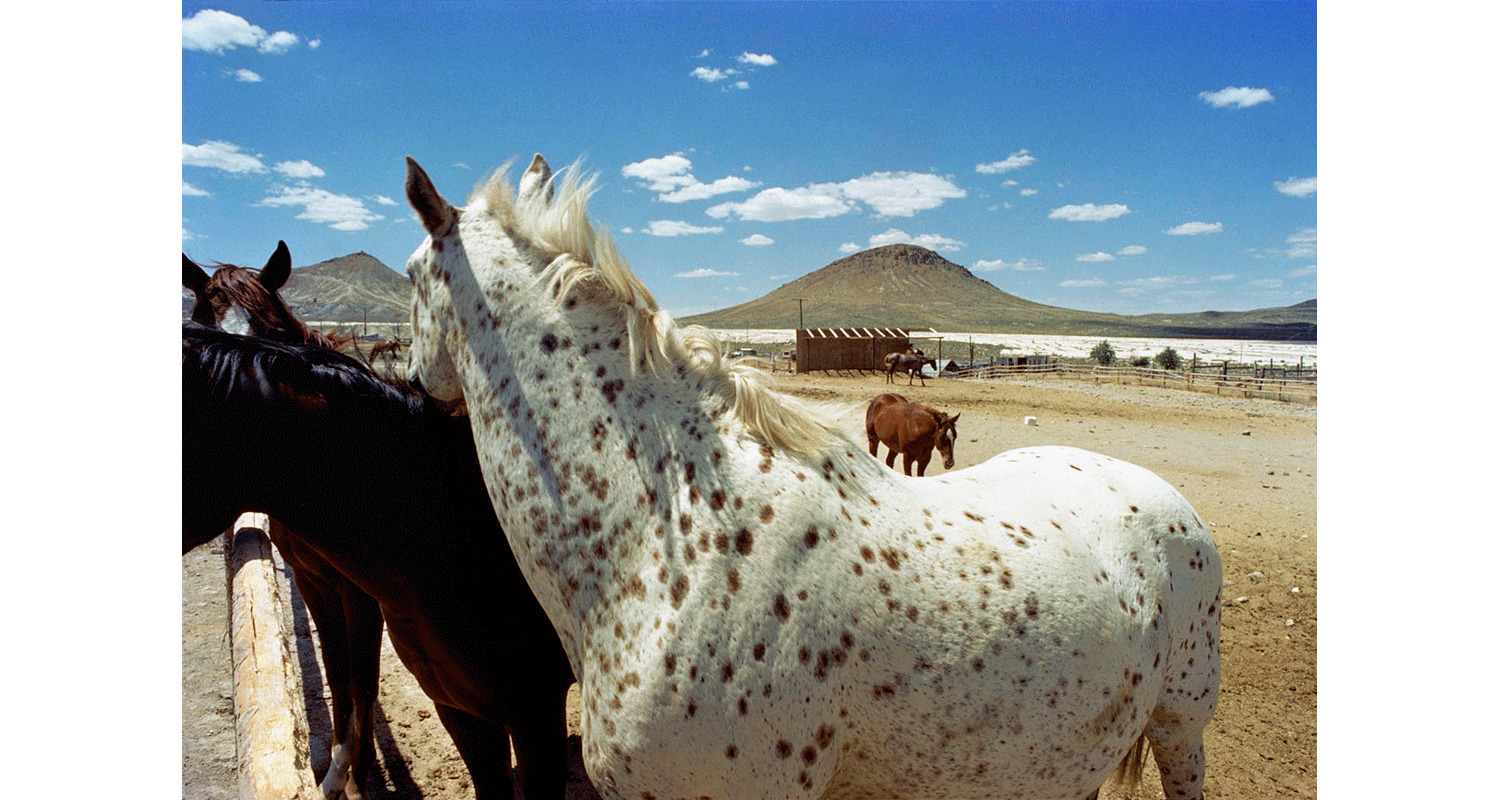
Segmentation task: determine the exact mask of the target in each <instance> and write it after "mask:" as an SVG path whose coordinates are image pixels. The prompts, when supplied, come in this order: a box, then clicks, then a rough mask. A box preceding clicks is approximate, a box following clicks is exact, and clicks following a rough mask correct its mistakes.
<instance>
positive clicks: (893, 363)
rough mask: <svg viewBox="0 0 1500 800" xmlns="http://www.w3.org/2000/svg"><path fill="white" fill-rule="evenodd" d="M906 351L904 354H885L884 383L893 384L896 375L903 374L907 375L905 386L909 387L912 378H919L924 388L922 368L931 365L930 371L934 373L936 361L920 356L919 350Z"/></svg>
mask: <svg viewBox="0 0 1500 800" xmlns="http://www.w3.org/2000/svg"><path fill="white" fill-rule="evenodd" d="M907 349H908V352H905V353H887V354H886V357H885V382H886V383H895V382H896V373H897V372H905V373H907V377H906V385H907V386H910V385H911V382H912V379H913V378H914V377H915V378H921V379H922V385H923V386H926V385H927V376H925V375H923V374H922V367H923V366H924V365H927V364H931V365H932V369H933V370H934V371H936V370H937V361H936V360H934V359H931V358H928V357H926V356H924V355H922V351H921V350H912V349H911V348H907Z"/></svg>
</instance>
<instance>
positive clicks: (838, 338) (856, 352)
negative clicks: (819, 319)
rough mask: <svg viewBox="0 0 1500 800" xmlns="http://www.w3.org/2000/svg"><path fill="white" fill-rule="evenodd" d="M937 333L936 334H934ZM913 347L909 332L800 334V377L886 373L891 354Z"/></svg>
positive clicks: (843, 330) (804, 331)
mask: <svg viewBox="0 0 1500 800" xmlns="http://www.w3.org/2000/svg"><path fill="white" fill-rule="evenodd" d="M934 333H936V332H934ZM910 346H911V334H910V331H908V330H907V329H906V328H808V329H799V330H798V331H797V352H796V357H795V358H794V359H793V362H794V363H795V364H796V369H795V371H796V372H797V373H803V372H815V371H819V370H830V369H850V370H876V371H879V370H883V369H885V366H884V363H883V362H884V360H885V357H886V355H887V354H889V353H904V352H906V349H907V348H908V347H910Z"/></svg>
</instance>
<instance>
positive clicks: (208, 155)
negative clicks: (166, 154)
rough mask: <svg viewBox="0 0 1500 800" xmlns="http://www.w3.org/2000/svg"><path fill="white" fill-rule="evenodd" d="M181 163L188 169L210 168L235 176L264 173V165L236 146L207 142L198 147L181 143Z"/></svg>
mask: <svg viewBox="0 0 1500 800" xmlns="http://www.w3.org/2000/svg"><path fill="white" fill-rule="evenodd" d="M182 163H183V165H184V166H189V167H212V168H213V169H219V170H223V171H225V172H231V173H235V174H239V173H245V172H265V171H266V165H265V164H262V163H261V161H260V159H258V158H256V157H255V156H252V155H250V154H248V153H241V152H240V147H239V145H237V144H232V143H230V142H221V141H207V142H204V143H203V144H200V145H191V144H188V143H187V142H183V143H182Z"/></svg>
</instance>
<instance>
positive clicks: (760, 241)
mask: <svg viewBox="0 0 1500 800" xmlns="http://www.w3.org/2000/svg"><path fill="white" fill-rule="evenodd" d="M740 244H742V245H744V246H746V247H765V246H767V245H772V244H776V240H775V239H772V238H771V237H769V236H765V235H762V234H759V233H752V234H750V235H749V236H746V237H745V238H743V239H741V240H740Z"/></svg>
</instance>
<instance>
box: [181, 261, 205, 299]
mask: <svg viewBox="0 0 1500 800" xmlns="http://www.w3.org/2000/svg"><path fill="white" fill-rule="evenodd" d="M182 287H183V288H184V289H191V290H193V294H202V293H203V290H204V289H206V288H208V273H207V272H204V271H203V268H202V267H200V266H198V262H196V261H194V260H192V259H191V258H188V255H187V253H183V254H182Z"/></svg>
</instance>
